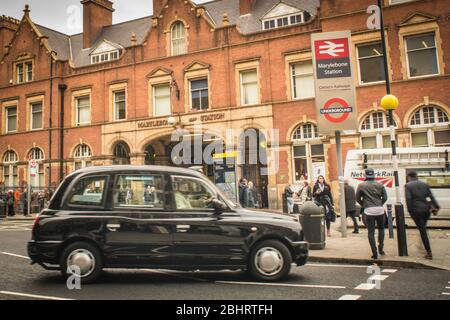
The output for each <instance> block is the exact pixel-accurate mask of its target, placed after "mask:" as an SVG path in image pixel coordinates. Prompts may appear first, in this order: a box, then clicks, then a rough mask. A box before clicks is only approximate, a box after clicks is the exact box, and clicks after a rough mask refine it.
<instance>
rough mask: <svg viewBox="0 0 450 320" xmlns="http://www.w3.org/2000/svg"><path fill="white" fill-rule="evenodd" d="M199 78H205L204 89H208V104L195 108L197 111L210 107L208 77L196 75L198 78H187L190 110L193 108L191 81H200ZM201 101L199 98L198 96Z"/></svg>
mask: <svg viewBox="0 0 450 320" xmlns="http://www.w3.org/2000/svg"><path fill="white" fill-rule="evenodd" d="M200 80H206V90H208V106H207V107H206V108H205V109H195V110H198V111H204V110H209V109H210V107H211V106H210V99H209V95H210V91H209V78H208V77H207V76H205V77H198V78H192V79H189V107H190V109H191V110H194V108H193V106H192V87H191V85H192V81H200ZM201 90H204V89H200V90H199V89H196V91H201ZM200 101H201V98H200Z"/></svg>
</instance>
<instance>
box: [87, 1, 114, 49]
mask: <svg viewBox="0 0 450 320" xmlns="http://www.w3.org/2000/svg"><path fill="white" fill-rule="evenodd" d="M81 4H82V5H83V48H84V49H85V48H90V47H91V46H92V44H93V43H94V41H95V40H96V39H97V37H98V35H99V34H100V32H101V31H102V29H103V27H106V26H110V25H112V14H113V12H114V9H113V3H112V2H111V1H108V0H82V1H81Z"/></svg>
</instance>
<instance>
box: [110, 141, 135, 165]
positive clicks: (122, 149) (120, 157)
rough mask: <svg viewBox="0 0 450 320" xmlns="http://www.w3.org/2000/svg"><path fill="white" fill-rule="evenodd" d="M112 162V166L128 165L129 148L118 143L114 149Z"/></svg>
mask: <svg viewBox="0 0 450 320" xmlns="http://www.w3.org/2000/svg"><path fill="white" fill-rule="evenodd" d="M113 155H114V160H113V164H115V165H120V164H130V163H131V162H130V148H128V146H127V145H126V144H125V143H124V142H119V143H117V144H116V146H115V147H114V154H113Z"/></svg>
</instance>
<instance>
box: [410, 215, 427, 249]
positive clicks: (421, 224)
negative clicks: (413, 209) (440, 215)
mask: <svg viewBox="0 0 450 320" xmlns="http://www.w3.org/2000/svg"><path fill="white" fill-rule="evenodd" d="M411 218H412V219H413V220H414V222H415V224H416V225H417V228H418V229H419V232H420V237H421V238H422V242H423V246H424V247H425V250H427V253H431V245H430V240H429V239H428V233H427V222H428V220H429V219H430V213H429V212H418V213H414V214H411Z"/></svg>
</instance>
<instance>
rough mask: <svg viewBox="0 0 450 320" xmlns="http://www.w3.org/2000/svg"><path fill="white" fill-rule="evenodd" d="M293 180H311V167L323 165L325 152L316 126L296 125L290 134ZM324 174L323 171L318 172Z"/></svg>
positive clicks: (308, 124) (312, 173) (312, 176)
mask: <svg viewBox="0 0 450 320" xmlns="http://www.w3.org/2000/svg"><path fill="white" fill-rule="evenodd" d="M292 142H293V150H292V155H293V167H294V181H297V182H298V181H303V180H312V179H314V178H316V177H314V172H315V170H314V169H313V168H319V167H322V168H324V167H325V152H324V148H323V143H322V140H321V138H320V136H319V132H318V130H317V126H316V125H315V124H312V123H304V124H301V125H300V126H298V127H297V128H296V129H295V130H294V133H293V135H292ZM320 174H321V175H324V176H325V172H323V169H322V172H321V173H320Z"/></svg>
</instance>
